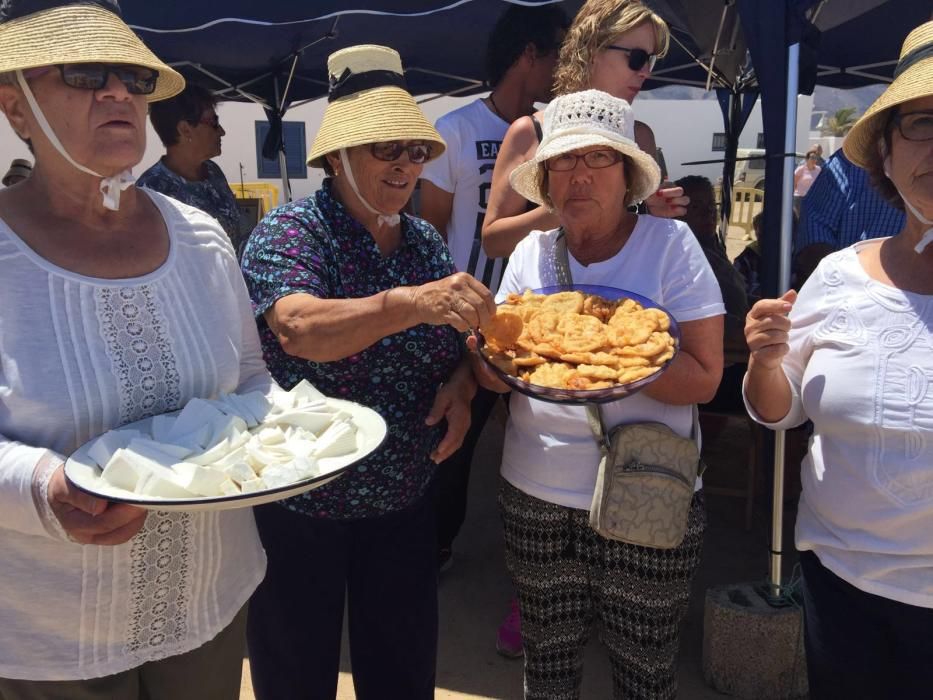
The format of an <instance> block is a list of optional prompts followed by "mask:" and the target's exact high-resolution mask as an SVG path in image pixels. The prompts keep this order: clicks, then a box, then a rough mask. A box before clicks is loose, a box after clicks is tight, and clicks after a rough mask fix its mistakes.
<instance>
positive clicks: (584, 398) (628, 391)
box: [478, 284, 680, 404]
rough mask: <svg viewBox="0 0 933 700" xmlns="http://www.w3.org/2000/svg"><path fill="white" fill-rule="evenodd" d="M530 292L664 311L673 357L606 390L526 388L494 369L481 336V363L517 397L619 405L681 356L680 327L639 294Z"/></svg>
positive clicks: (589, 287) (595, 289) (560, 288)
mask: <svg viewBox="0 0 933 700" xmlns="http://www.w3.org/2000/svg"><path fill="white" fill-rule="evenodd" d="M531 291H532V292H534V293H535V294H555V293H557V292H583V293H584V294H596V295H597V296H601V297H603V298H604V299H609V300H611V301H615V300H617V299H632V300H634V301H637V302H638V303H639V304H641V305H642V306H643V307H645V308H646V309H648V308H653V309H661V310H662V311H664V313H666V314H667V315H668V317H669V318H670V319H671V327H670V329H669V330H668V332H669V333H670V334H671V337H672V338H673V339H674V355H673V357H671V359H670V360H668V361H667V362H665V363H664V364H663V365H661V368H660V369H659V370H658V371H657V372H655V373H654V374H651V375H649V376H647V377H644V378H642V379H638V380H636V381H634V382H629V383H628V384H617V385H615V386H611V387H607V388H605V389H557V388H555V387H549V386H539V385H538V384H529V383H528V382H525V381H522V380H521V379H519V378H518V377H516V376H514V375H511V374H509V373H508V372H506V371H504V370H502V369H500V368H499V367H496V366H495V365H494V364H493V363H492V362H490V361H489V359H488V358H487V357H486V355H485V354H484V353H483V352H482V346H483V338H482V335H480V336H479V338H478V339H479V349H480V357H482V358H483V361H484V362H486V364H487V365H488V366H489V367H491V368H492V371H493V372H495V374H496V376H498V377H499V379H501V380H502V381H503V382H505V383H506V384H508V385H509V386H510V387H512V389H514V390H515V391H517V392H519V393H522V394H525V395H526V396H530V397H531V398H533V399H540V400H541V401H550V402H551V403H563V404H586V403H608V402H610V401H618V400H619V399H624V398H626V397H627V396H631V395H632V394H636V393H638V392H639V391H641V390H642V389H644V388H645V387H646V386H648V385H649V384H651V382H653V381H655V380H657V378H658V377H660V376H661V375H662V374H664V372H665V370H666V369H667V368H668V367H669V366H670V364H671V362H673V361H674V358H675V357H677V353H678V352H680V326H679V325H677V321H675V320H674V317H673V316H671V314H670V312H669V311H668V310H667V309H665V308H664V307H663V306H661V305H660V304H658V303H656V302H654V301H652V300H651V299H648V298H647V297H643V296H642V295H641V294H636V293H635V292H630V291H628V290H625V289H617V288H616V287H603V286H600V285H595V284H572V285H555V286H552V287H542V288H541V289H532V290H531Z"/></svg>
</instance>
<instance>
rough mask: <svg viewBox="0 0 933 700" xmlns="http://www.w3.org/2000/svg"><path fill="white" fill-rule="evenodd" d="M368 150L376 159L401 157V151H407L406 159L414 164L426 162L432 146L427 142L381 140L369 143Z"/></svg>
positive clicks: (387, 159) (389, 159)
mask: <svg viewBox="0 0 933 700" xmlns="http://www.w3.org/2000/svg"><path fill="white" fill-rule="evenodd" d="M369 150H370V152H371V153H372V154H373V158H377V159H378V160H385V161H393V160H398V159H399V158H401V157H402V152H403V151H407V152H408V160H409V162H411V163H413V164H414V165H421V164H422V163H427V162H428V161H429V160H430V159H431V151H432V150H433V149H432V146H431V145H430V144H427V143H409V144H404V143H402V142H401V141H382V142H380V143H371V144H370V145H369Z"/></svg>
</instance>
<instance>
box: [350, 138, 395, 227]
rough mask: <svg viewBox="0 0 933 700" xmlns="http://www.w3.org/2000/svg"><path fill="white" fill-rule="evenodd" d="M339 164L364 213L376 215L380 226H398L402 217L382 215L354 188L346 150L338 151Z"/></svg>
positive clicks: (354, 184) (354, 182)
mask: <svg viewBox="0 0 933 700" xmlns="http://www.w3.org/2000/svg"><path fill="white" fill-rule="evenodd" d="M340 163H341V164H342V165H343V169H344V170H346V171H347V183H349V185H350V189H351V190H353V194H355V195H356V198H357V199H358V200H360V202H362V203H363V206H364V207H366V211H368V212H369V213H370V214H375V215H376V221H377V222H378V223H379V225H380V226H382V225H383V224H388V225H389V226H398V224H399V222H400V221H401V220H402V217H401V216H400V215H399V214H383V213H382V212H381V211H379V210H378V209H376V208H374V207H373V206H372V205H371V204H370V203H369V202H367V201H366V200H365V199H363V195H361V194H360V190H359V188H358V187H357V186H356V180H355V179H354V177H353V170H352V169H351V168H350V161H349V160H348V159H347V149H346V148H341V149H340Z"/></svg>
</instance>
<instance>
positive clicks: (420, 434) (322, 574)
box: [242, 46, 495, 700]
mask: <svg viewBox="0 0 933 700" xmlns="http://www.w3.org/2000/svg"><path fill="white" fill-rule="evenodd" d="M327 68H328V73H329V75H330V94H329V98H328V99H329V102H328V105H327V110H326V111H325V113H324V120H323V123H322V124H321V128H320V130H319V131H318V134H317V137H316V138H315V141H314V145H313V146H312V148H311V153H310V155H309V157H308V162H309V163H310V164H311V165H313V166H317V167H322V168H324V170H325V171H326V172H327V174H328V175H329V177H328V178H327V179H325V181H324V184H323V186H322V187H321V189H320V190H318V192H317V193H315V194H314V195H312V196H311V197H308V198H307V199H304V200H300V201H298V202H294V203H292V204H288V205H286V206H284V207H281V208H279V209H277V210H275V211H273V212H271V213H270V214H269V215H268V216H267V217H266V218H265V219H264V220H263V221H262V222H261V223H260V224H259V226H258V227H257V228H256V230H255V231H253V233H252V235H251V236H250V239H249V241H248V242H247V245H246V249H245V251H244V254H243V262H242V266H243V272H244V274H245V276H246V281H247V286H248V287H249V290H250V294H251V296H252V299H253V305H254V310H255V312H256V316H257V320H258V323H259V330H260V337H261V339H262V343H263V349H264V351H265V356H266V360H267V362H268V363H269V369H270V371H271V372H272V375H273V376H274V377H275V378H276V379H277V380H278V381H279V382H280V383H281V384H282V385H283V386H285V387H290V386H292V385H293V384H295V383H296V382H298V381H300V380H301V379H308V380H309V381H311V382H312V383H314V384H315V385H316V386H318V387H319V388H320V389H322V390H323V391H324V392H325V393H327V394H331V395H335V396H340V397H342V398H346V399H351V400H353V401H358V402H360V403H363V404H366V405H367V406H371V407H372V408H374V409H375V410H376V411H378V412H379V413H380V414H381V415H382V416H383V417H384V418H385V419H386V421H387V423H388V425H389V435H388V437H387V438H386V441H385V443H384V445H383V446H382V447H381V448H380V449H379V450H378V451H377V452H375V453H374V454H373V455H372V456H371V457H369V458H367V459H366V460H365V461H363V462H362V463H360V465H359V466H357V467H355V468H354V469H353V470H351V471H350V472H349V473H348V474H346V475H344V476H343V477H341V478H340V479H337V480H336V481H334V482H332V483H331V484H328V485H327V486H324V487H322V488H320V489H317V490H316V491H314V493H309V494H307V495H304V496H300V497H296V498H293V499H290V500H288V501H285V502H283V503H281V504H272V505H269V506H266V507H263V508H259V509H257V511H256V518H257V523H258V525H259V530H260V536H261V537H262V540H263V544H264V545H265V547H266V551H267V554H268V556H269V574H268V576H267V577H266V580H265V582H264V583H263V585H262V586H261V587H260V589H259V591H258V592H257V595H256V596H255V597H254V598H253V602H252V603H251V604H250V619H249V630H248V636H249V648H250V657H251V671H252V678H253V687H254V690H255V692H256V696H257V697H258V698H260V700H265V699H267V698H268V699H273V698H274V699H278V698H292V697H313V698H327V697H334V694H335V692H336V684H337V674H338V670H339V655H340V636H341V630H342V625H343V611H344V606H345V604H346V605H347V608H348V610H349V629H350V652H351V656H352V659H353V680H354V687H355V689H356V694H357V697H358V698H361V700H366V699H367V698H406V700H418V699H419V698H432V697H434V666H435V655H436V642H437V568H436V545H435V542H434V531H435V529H434V513H433V499H432V495H431V494H432V481H433V478H434V470H435V464H436V463H437V462H440V461H442V460H443V459H445V458H446V457H448V456H449V455H450V454H451V453H452V452H453V451H454V450H455V449H456V448H457V447H458V446H459V444H460V442H461V441H462V439H463V436H464V434H465V432H466V430H467V428H468V427H469V422H470V400H471V398H472V397H473V394H474V393H475V391H476V385H475V382H474V380H473V377H472V373H471V371H470V368H469V364H468V363H467V362H466V360H465V358H464V353H463V352H462V349H461V340H460V335H459V332H461V331H465V330H467V329H468V328H476V327H477V326H478V325H480V324H482V323H484V322H485V321H486V320H488V319H489V316H490V314H491V313H493V312H494V311H495V306H494V304H493V300H492V297H491V295H490V293H489V291H488V290H487V289H486V288H485V287H483V286H482V285H481V284H480V283H479V282H477V281H476V280H475V279H473V278H472V277H470V276H469V275H467V274H464V273H455V271H454V266H453V263H452V262H451V258H450V255H449V253H448V251H447V248H446V246H445V245H444V241H443V239H442V238H441V237H440V235H439V234H438V233H437V232H436V231H435V230H434V229H433V228H432V227H431V226H430V225H429V224H427V223H426V222H424V221H421V220H420V219H416V218H413V217H411V216H408V215H407V214H405V213H403V212H402V208H403V207H404V206H405V204H406V202H407V201H408V199H409V197H410V196H411V193H412V191H413V189H414V187H415V181H416V180H417V179H418V176H419V175H420V174H421V169H422V166H423V165H424V163H426V162H427V161H429V160H430V159H431V158H435V157H437V156H438V155H440V154H441V153H442V152H443V150H444V148H445V144H444V141H443V140H442V139H441V137H440V136H439V135H438V133H437V132H436V131H435V130H434V127H432V126H431V124H430V123H429V122H428V120H427V119H426V118H425V117H424V115H423V114H422V112H421V110H420V109H419V108H418V106H417V105H416V104H415V101H414V99H413V98H412V96H411V95H410V94H409V93H408V92H407V91H406V89H405V84H404V77H403V72H402V63H401V59H400V58H399V55H398V53H396V52H395V51H393V50H392V49H388V48H385V47H382V46H354V47H351V48H348V49H344V50H342V51H338V52H336V53H334V54H332V55H331V56H330V58H329V60H328V63H327Z"/></svg>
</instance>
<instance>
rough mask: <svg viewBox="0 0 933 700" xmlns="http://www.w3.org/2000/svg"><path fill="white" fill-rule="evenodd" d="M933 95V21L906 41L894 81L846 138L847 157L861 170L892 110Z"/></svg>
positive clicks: (921, 26) (875, 148) (912, 33)
mask: <svg viewBox="0 0 933 700" xmlns="http://www.w3.org/2000/svg"><path fill="white" fill-rule="evenodd" d="M929 95H933V21H930V22H926V23H924V24H921V25H920V26H919V27H917V28H916V29H914V30H913V31H912V32H911V33H910V34H908V35H907V38H906V39H905V40H904V45H903V46H902V47H901V55H900V58H899V60H898V62H897V67H896V68H895V69H894V81H893V82H892V83H891V84H890V85H888V87H887V89H886V90H885V91H884V92H883V93H881V96H880V97H879V98H878V99H877V100H875V101H874V102H873V103H872V105H871V107H869V108H868V109H867V110H866V111H865V114H863V115H862V116H861V118H860V119H859V120H858V121H857V122H855V126H853V127H852V129H851V130H850V131H849V133H848V134H847V135H846V140H845V143H844V144H843V150H844V151H845V154H846V157H847V158H848V159H849V160H851V161H852V162H853V163H855V164H856V165H858V166H860V167H863V168H864V167H866V166H868V165H869V163H870V160H871V158H872V155H873V153H875V152H876V151H877V148H878V140H879V138H881V130H882V129H883V128H884V125H885V122H886V121H887V118H888V112H889V110H891V109H893V108H894V107H897V106H898V105H900V104H903V103H905V102H909V101H910V100H915V99H917V98H918V97H927V96H929Z"/></svg>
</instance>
